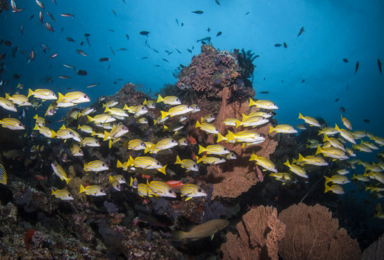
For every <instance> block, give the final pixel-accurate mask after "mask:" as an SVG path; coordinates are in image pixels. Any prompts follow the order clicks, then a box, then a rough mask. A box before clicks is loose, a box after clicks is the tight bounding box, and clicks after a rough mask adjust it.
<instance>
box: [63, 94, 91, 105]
mask: <svg viewBox="0 0 384 260" xmlns="http://www.w3.org/2000/svg"><path fill="white" fill-rule="evenodd" d="M61 101H66V102H70V103H74V104H80V103H85V102H89V101H91V100H90V99H89V97H88V96H87V95H85V94H84V93H83V92H80V91H73V92H68V93H67V94H65V96H63V95H62V94H61V93H60V92H59V99H58V100H57V102H61Z"/></svg>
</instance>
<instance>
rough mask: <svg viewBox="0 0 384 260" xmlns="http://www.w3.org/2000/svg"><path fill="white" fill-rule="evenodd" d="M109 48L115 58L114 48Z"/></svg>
mask: <svg viewBox="0 0 384 260" xmlns="http://www.w3.org/2000/svg"><path fill="white" fill-rule="evenodd" d="M109 48H110V49H111V52H112V54H113V56H115V52H114V51H113V49H112V47H109Z"/></svg>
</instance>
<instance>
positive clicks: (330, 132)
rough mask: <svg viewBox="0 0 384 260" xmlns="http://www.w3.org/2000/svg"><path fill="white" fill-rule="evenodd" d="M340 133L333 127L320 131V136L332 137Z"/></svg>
mask: <svg viewBox="0 0 384 260" xmlns="http://www.w3.org/2000/svg"><path fill="white" fill-rule="evenodd" d="M338 133H339V131H337V130H336V129H335V128H333V127H324V128H323V129H321V130H319V135H322V134H326V135H329V136H332V135H335V134H338Z"/></svg>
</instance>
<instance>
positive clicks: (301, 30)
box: [297, 27, 304, 37]
mask: <svg viewBox="0 0 384 260" xmlns="http://www.w3.org/2000/svg"><path fill="white" fill-rule="evenodd" d="M303 32H304V27H301V29H300V32H299V34H298V35H297V37H299V36H300V35H301V34H302V33H303Z"/></svg>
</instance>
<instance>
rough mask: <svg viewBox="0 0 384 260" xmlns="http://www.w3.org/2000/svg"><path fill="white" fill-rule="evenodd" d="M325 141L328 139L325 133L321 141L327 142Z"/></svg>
mask: <svg viewBox="0 0 384 260" xmlns="http://www.w3.org/2000/svg"><path fill="white" fill-rule="evenodd" d="M327 141H329V138H328V136H327V135H326V134H324V139H323V142H324V143H325V142H327Z"/></svg>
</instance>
